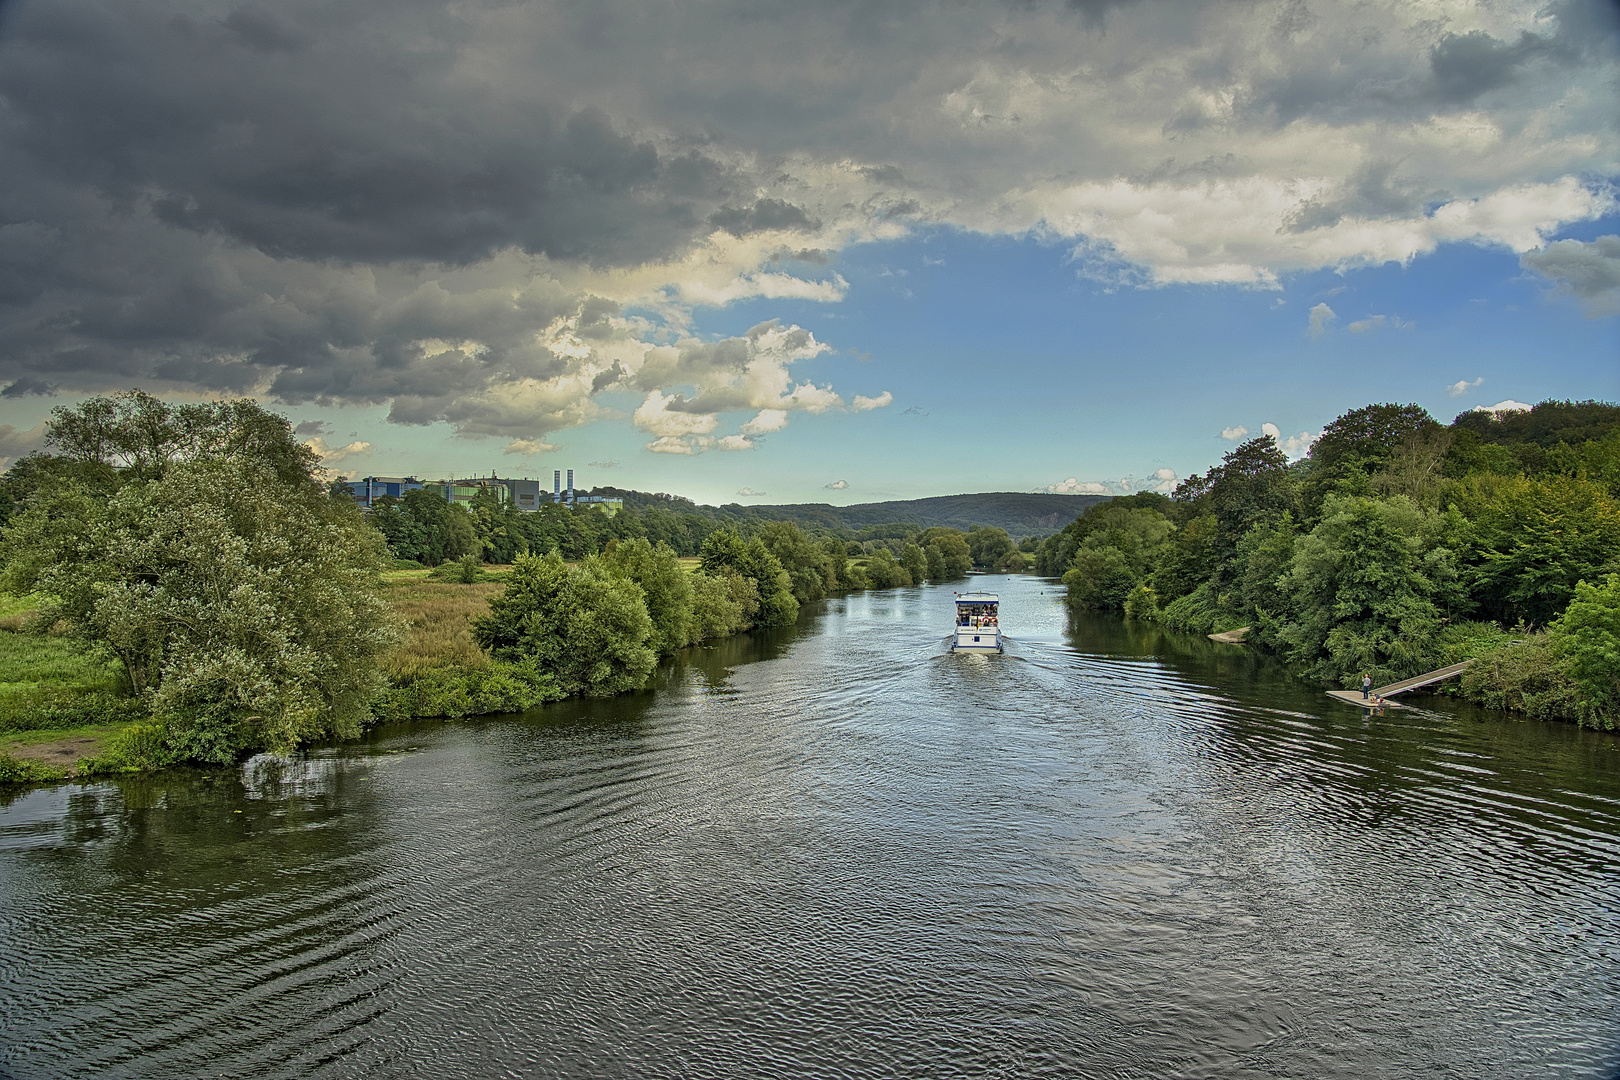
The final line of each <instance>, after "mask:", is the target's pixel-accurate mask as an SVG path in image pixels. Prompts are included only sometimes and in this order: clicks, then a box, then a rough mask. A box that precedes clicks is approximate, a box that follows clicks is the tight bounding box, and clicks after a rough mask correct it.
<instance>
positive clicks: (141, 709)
mask: <svg viewBox="0 0 1620 1080" xmlns="http://www.w3.org/2000/svg"><path fill="white" fill-rule="evenodd" d="M147 715H148V710H147V706H146V703H145V702H144V701H142V700H140V699H139V698H129V697H115V696H114V695H112V694H107V693H98V694H75V693H71V692H62V691H60V690H36V691H33V692H31V693H25V694H8V695H6V696H5V697H4V698H0V731H50V730H53V729H56V728H76V727H90V726H91V725H94V724H124V723H133V722H134V721H136V720H143V719H145V718H146V717H147Z"/></svg>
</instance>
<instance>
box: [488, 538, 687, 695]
mask: <svg viewBox="0 0 1620 1080" xmlns="http://www.w3.org/2000/svg"><path fill="white" fill-rule="evenodd" d="M489 608H490V610H489V614H488V615H485V616H482V617H480V618H478V619H475V620H474V621H473V640H475V641H476V642H477V643H478V644H479V645H480V646H481V647H483V648H484V649H486V650H487V651H488V652H489V653H490V655H491V656H493V657H495V658H496V659H497V660H503V661H506V662H508V663H512V664H528V665H533V666H534V667H535V668H537V669H538V670H540V671H542V672H547V673H550V674H552V675H553V676H554V677H555V678H556V680H557V685H558V686H559V687H560V688H561V689H562V691H563V692H564V693H567V694H588V695H590V696H592V697H607V696H611V695H613V694H622V693H625V692H626V691H629V690H636V689H639V688H640V687H641V686H642V685H643V684H644V683H645V682H646V681H647V676H648V675H649V674H651V673H652V669H653V666H654V665H655V664H656V663H657V662H658V657H657V655H656V654H655V653H654V652H653V650H652V649H651V648H650V647H649V646H648V642H649V641H650V640H651V639H652V636H653V625H652V620H651V619H650V618H649V617H648V615H647V606H646V602H645V600H644V597H643V593H642V591H641V587H640V586H638V585H637V584H636V583H635V582H633V581H630V580H628V579H626V578H624V577H621V576H619V575H618V574H617V573H614V572H613V571H612V570H611V569H610V568H609V567H608V566H607V565H606V564H604V563H603V562H602V561H601V560H600V559H598V558H595V557H593V558H589V559H586V560H585V562H584V563H583V564H582V565H580V566H577V567H570V566H567V565H565V564H564V563H563V561H562V557H561V556H560V555H559V554H558V553H557V552H555V551H553V552H552V553H551V554H549V555H546V556H544V557H543V558H535V557H534V556H530V555H523V556H519V557H518V560H517V562H516V563H515V564H514V565H513V569H512V572H511V574H510V575H509V576H508V577H507V582H506V588H505V590H504V591H503V592H502V593H501V594H500V595H499V596H497V597H495V598H493V599H492V600H491V601H490V604H489Z"/></svg>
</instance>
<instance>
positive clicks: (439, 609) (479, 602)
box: [381, 570, 503, 683]
mask: <svg viewBox="0 0 1620 1080" xmlns="http://www.w3.org/2000/svg"><path fill="white" fill-rule="evenodd" d="M397 573H398V574H409V575H414V576H411V577H402V576H396V574H388V575H385V580H384V582H383V584H382V586H381V588H382V595H383V597H384V599H386V600H387V601H388V603H389V605H390V606H391V607H392V608H393V609H394V613H395V614H396V615H398V616H399V617H400V619H401V621H402V622H403V623H404V624H405V632H404V634H403V635H402V637H401V639H400V642H399V644H398V645H397V646H395V647H394V648H393V649H392V650H390V651H389V652H388V653H387V654H385V655H384V656H383V658H382V661H381V667H382V670H383V672H384V673H385V674H386V675H387V676H388V677H389V679H390V680H392V681H394V682H396V683H400V682H410V681H412V680H414V679H415V678H417V677H418V676H420V675H422V674H423V673H425V672H428V671H433V670H436V669H442V668H461V669H464V670H469V671H477V670H481V669H483V668H485V667H488V666H489V657H488V656H487V655H485V653H484V651H483V650H482V649H480V648H479V647H478V645H477V643H476V642H474V641H473V638H472V620H473V619H475V618H477V617H478V616H479V615H483V614H485V613H486V612H488V611H489V601H490V597H492V596H494V595H496V594H497V593H499V592H500V591H501V589H502V588H503V585H502V583H500V582H496V581H483V582H477V583H474V584H472V585H461V584H452V583H447V582H438V581H429V580H427V578H426V574H425V573H423V572H421V571H414V570H410V571H400V572H397Z"/></svg>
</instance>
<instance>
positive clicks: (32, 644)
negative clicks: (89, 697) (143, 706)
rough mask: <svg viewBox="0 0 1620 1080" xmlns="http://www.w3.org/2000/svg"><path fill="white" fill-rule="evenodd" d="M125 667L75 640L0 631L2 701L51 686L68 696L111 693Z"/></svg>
mask: <svg viewBox="0 0 1620 1080" xmlns="http://www.w3.org/2000/svg"><path fill="white" fill-rule="evenodd" d="M121 675H122V666H121V665H120V664H119V663H118V661H117V660H116V659H114V658H113V657H112V656H111V655H109V654H108V653H107V652H106V651H105V650H103V649H99V648H95V647H92V646H88V645H86V644H85V643H84V642H83V641H79V640H76V639H74V638H69V637H64V636H58V635H52V634H23V633H17V632H15V631H4V630H0V700H4V698H5V697H6V696H8V695H12V694H16V693H19V692H31V691H34V690H39V689H43V688H44V687H46V686H49V687H50V688H51V689H53V690H61V691H66V692H69V693H94V692H96V691H98V690H99V691H106V692H111V691H113V690H114V689H116V688H117V686H118V680H119V678H120V676H121Z"/></svg>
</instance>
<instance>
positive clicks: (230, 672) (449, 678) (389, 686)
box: [0, 391, 1034, 781]
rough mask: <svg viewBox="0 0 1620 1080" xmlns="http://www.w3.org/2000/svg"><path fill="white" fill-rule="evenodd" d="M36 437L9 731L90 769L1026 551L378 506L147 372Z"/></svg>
mask: <svg viewBox="0 0 1620 1080" xmlns="http://www.w3.org/2000/svg"><path fill="white" fill-rule="evenodd" d="M46 432H47V434H46V443H47V447H48V449H49V451H50V452H48V453H42V454H37V455H33V456H30V457H28V458H24V459H22V460H21V461H19V462H17V463H16V464H15V465H14V466H13V467H12V468H11V470H10V471H9V472H8V473H7V474H6V475H5V477H4V478H3V480H0V519H3V521H4V531H3V534H0V560H3V562H4V572H3V577H0V586H3V589H4V592H5V594H6V595H5V597H4V598H0V740H4V741H5V742H8V743H10V744H11V745H12V746H13V747H14V748H15V747H27V746H28V745H29V744H33V745H34V746H35V748H36V749H37V748H38V747H39V746H40V745H52V746H56V745H58V744H60V745H62V746H67V747H69V748H71V747H74V746H83V747H84V748H85V749H87V750H88V751H89V752H88V753H87V754H85V755H84V756H83V757H82V758H81V759H80V760H78V761H77V762H76V763H75V764H74V765H73V766H72V769H73V771H74V772H76V773H77V774H79V775H93V774H96V773H105V772H116V771H134V770H141V769H149V768H157V767H162V766H166V765H171V764H177V763H183V762H194V763H222V762H228V761H233V760H236V759H239V758H241V757H243V756H245V755H248V754H251V753H254V752H257V751H261V750H271V751H286V750H290V749H292V748H294V747H297V746H299V745H301V744H306V743H309V742H311V741H316V740H322V739H333V738H340V739H341V738H352V737H355V736H357V735H359V734H360V733H361V732H362V731H363V730H364V729H365V728H366V727H368V726H370V725H372V724H374V723H377V722H379V721H387V720H402V719H408V718H418V717H436V716H443V717H460V716H468V715H474V714H482V713H494V712H511V711H519V710H523V709H526V708H530V707H532V706H535V705H537V704H540V703H542V702H545V701H551V700H557V699H560V698H563V697H566V696H570V695H575V694H589V695H606V694H616V693H623V692H625V691H629V690H634V689H636V688H638V687H640V686H641V685H643V684H644V682H645V681H646V678H647V676H648V674H649V673H650V672H651V670H652V668H653V666H654V665H655V664H656V663H657V661H658V659H659V657H661V656H664V655H667V654H669V653H671V652H673V651H675V650H677V649H680V648H684V647H686V646H689V645H692V644H696V643H698V642H702V641H705V640H709V639H712V638H715V637H720V636H724V635H728V634H734V633H738V632H741V631H744V630H747V629H750V628H752V627H768V626H779V625H784V624H787V623H791V622H792V621H793V620H794V619H796V618H797V617H798V613H799V609H800V606H801V605H802V604H806V603H812V602H814V601H817V600H820V599H822V598H824V597H826V596H828V595H831V594H834V593H839V592H847V591H851V590H857V589H865V588H890V587H896V586H905V585H911V584H913V583H920V582H922V581H923V580H935V581H944V580H952V579H956V578H960V577H964V576H966V574H967V573H968V572H969V571H970V570H971V569H972V568H973V566H974V564H975V560H978V561H979V563H980V565H985V566H990V567H996V568H1004V569H1018V568H1021V567H1022V563H1023V560H1024V559H1025V558H1026V553H1028V552H1032V551H1033V548H1034V542H1033V540H1032V539H1028V538H1026V540H1025V541H1024V542H1023V544H1022V545H1021V546H1022V548H1023V550H1022V551H1021V550H1019V547H1018V546H1015V545H1014V544H1013V542H1012V539H1011V537H1009V536H1008V535H1007V534H1006V533H1005V532H1004V531H1003V530H1001V529H994V528H982V529H975V530H973V531H971V532H969V533H966V534H964V533H962V532H960V531H958V530H955V529H949V528H931V529H921V528H918V527H917V526H914V525H904V524H902V525H892V526H880V527H873V528H868V529H865V530H861V531H860V532H855V533H850V534H845V535H833V534H823V535H812V534H810V533H807V532H805V531H804V530H803V529H801V528H799V526H797V525H795V524H793V523H791V522H780V521H776V522H769V521H768V522H745V523H728V522H724V521H716V520H714V519H713V518H711V517H706V516H703V515H699V514H683V513H679V512H675V511H671V510H667V509H663V508H660V507H657V506H652V507H648V508H646V509H645V510H643V511H639V512H638V511H637V510H636V509H635V508H633V507H632V508H631V509H629V510H628V511H624V512H621V513H619V514H617V515H608V514H605V513H602V512H600V511H598V510H595V509H591V508H580V509H572V508H566V507H560V506H548V507H545V508H544V509H543V510H542V511H541V512H539V513H534V514H519V513H517V512H516V511H514V510H512V509H511V508H509V507H503V506H501V505H500V504H499V503H498V502H497V501H496V500H495V499H494V498H493V496H480V498H478V499H475V500H474V501H473V503H472V504H471V505H468V506H463V505H459V504H457V505H452V504H448V503H446V502H444V501H443V500H440V499H436V498H433V497H431V496H430V495H426V494H424V493H422V492H412V493H410V494H409V495H407V496H405V497H404V498H403V499H400V500H397V501H395V500H384V501H383V504H382V505H380V506H379V507H378V508H377V509H376V510H375V511H373V512H372V513H371V514H369V515H362V514H361V513H360V511H359V510H358V509H357V508H356V507H355V505H354V503H353V501H352V500H351V499H349V498H347V497H344V496H341V495H339V494H338V493H336V492H335V491H331V490H328V489H326V488H325V487H323V485H322V484H321V483H320V482H319V481H318V479H317V477H318V469H317V462H316V459H315V457H314V454H313V453H312V452H311V451H310V450H309V448H308V447H305V446H303V445H301V444H300V443H299V442H298V441H297V439H296V438H295V436H294V433H293V431H292V428H291V426H290V425H289V424H288V422H287V421H286V420H285V419H284V418H282V417H280V416H277V415H276V414H274V413H270V412H268V411H266V410H264V409H262V408H260V407H259V406H257V405H255V404H254V403H252V402H250V401H235V402H220V403H207V404H188V405H180V406H171V405H169V404H166V403H164V402H162V401H160V400H159V399H157V398H155V397H152V396H150V395H148V394H145V393H142V392H140V391H133V392H130V393H126V394H119V395H115V396H113V397H106V398H93V399H91V400H89V401H86V402H85V403H83V404H82V405H80V406H79V407H77V408H72V409H70V408H59V409H57V410H55V412H54V413H53V416H52V419H51V421H50V422H49V423H48V425H47V429H46ZM683 556H685V557H684V558H683ZM39 756H40V755H39V754H36V753H30V752H29V751H28V750H27V749H21V750H19V751H18V752H17V753H0V781H40V780H51V779H57V778H60V777H62V776H64V775H66V774H67V772H68V771H69V770H68V767H67V766H66V765H65V764H63V763H55V762H49V761H41V760H39Z"/></svg>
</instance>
